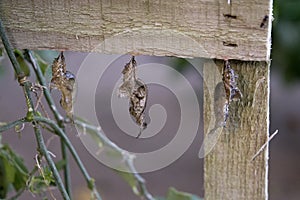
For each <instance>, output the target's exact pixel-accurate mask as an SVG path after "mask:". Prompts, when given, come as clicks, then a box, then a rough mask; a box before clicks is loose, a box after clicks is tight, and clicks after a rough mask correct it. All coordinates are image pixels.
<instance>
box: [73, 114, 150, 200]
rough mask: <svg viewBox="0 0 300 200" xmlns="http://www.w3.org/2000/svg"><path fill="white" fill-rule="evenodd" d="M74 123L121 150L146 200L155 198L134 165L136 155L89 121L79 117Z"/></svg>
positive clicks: (106, 143) (115, 148)
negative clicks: (114, 141) (113, 140)
mask: <svg viewBox="0 0 300 200" xmlns="http://www.w3.org/2000/svg"><path fill="white" fill-rule="evenodd" d="M74 123H75V124H77V125H79V126H81V127H83V128H84V129H86V130H90V131H92V132H94V133H96V134H97V136H98V137H99V138H100V139H101V141H102V142H103V144H105V145H107V146H108V147H110V148H112V149H114V150H115V151H117V152H119V153H120V154H121V155H122V156H123V158H124V160H125V162H126V164H127V166H128V168H129V171H130V172H131V173H133V175H134V178H135V180H136V181H137V183H138V186H139V187H140V191H139V193H140V195H141V196H143V197H144V198H145V199H146V200H154V198H153V196H152V195H151V194H150V193H149V192H148V190H147V187H146V185H145V180H144V179H143V178H142V177H141V176H140V175H139V174H138V173H137V171H136V169H135V167H134V164H133V160H134V155H132V154H130V153H129V152H128V151H126V150H124V149H122V148H120V147H119V146H118V145H116V144H115V143H113V142H112V141H111V140H110V139H108V138H107V137H106V135H104V134H103V133H102V132H101V129H100V128H99V127H96V126H93V125H90V124H88V123H86V122H84V121H82V120H78V119H74Z"/></svg>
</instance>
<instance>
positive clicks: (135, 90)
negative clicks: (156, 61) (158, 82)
mask: <svg viewBox="0 0 300 200" xmlns="http://www.w3.org/2000/svg"><path fill="white" fill-rule="evenodd" d="M136 66H137V64H136V61H135V59H134V56H132V58H131V60H130V62H129V63H127V64H126V65H125V67H124V69H123V71H122V74H123V83H122V84H121V86H120V87H119V90H118V95H119V97H123V98H129V100H130V102H129V113H130V115H131V116H132V118H133V119H134V121H135V123H136V124H138V125H139V127H140V132H139V134H138V135H137V138H138V137H139V136H140V135H141V133H142V130H144V129H145V128H146V127H147V123H146V122H145V114H144V112H145V107H146V104H147V96H148V89H147V86H146V84H145V83H144V82H142V80H140V79H137V78H136Z"/></svg>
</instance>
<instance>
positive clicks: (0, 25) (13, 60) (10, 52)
mask: <svg viewBox="0 0 300 200" xmlns="http://www.w3.org/2000/svg"><path fill="white" fill-rule="evenodd" d="M0 36H1V39H2V42H3V45H4V47H5V50H6V52H7V54H8V56H9V59H10V61H11V63H12V65H13V68H14V70H15V73H16V75H17V77H18V82H19V83H20V86H22V88H23V91H24V95H25V99H26V105H27V108H28V112H27V118H29V117H32V116H31V115H33V116H34V115H35V110H34V105H33V101H32V98H31V91H30V87H31V83H30V82H29V81H28V80H26V76H25V74H24V72H23V71H22V69H21V67H20V65H19V63H18V61H17V59H16V57H15V54H14V52H13V50H12V47H11V44H10V42H9V40H8V38H7V36H6V33H5V30H4V26H3V23H2V21H1V19H0ZM32 124H33V126H34V132H35V135H36V139H37V142H38V145H39V147H40V148H41V151H42V153H43V155H44V156H45V157H46V160H47V162H48V165H49V166H50V168H51V170H52V172H53V175H54V178H55V181H56V182H57V184H58V189H59V190H60V192H61V194H62V196H63V197H64V199H66V200H69V199H70V198H69V196H68V193H67V192H66V189H65V187H64V185H63V184H62V181H61V178H60V176H59V173H58V171H57V169H56V166H55V164H54V162H53V160H52V159H51V157H50V155H49V153H48V151H47V149H46V146H45V143H44V141H43V137H42V135H41V132H40V129H39V127H37V126H35V122H34V121H33V122H32Z"/></svg>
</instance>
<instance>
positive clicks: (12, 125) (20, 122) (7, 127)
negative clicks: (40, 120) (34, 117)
mask: <svg viewBox="0 0 300 200" xmlns="http://www.w3.org/2000/svg"><path fill="white" fill-rule="evenodd" d="M25 122H26V119H25V118H22V119H19V120H16V121H13V122H10V123H8V124H5V125H3V126H0V133H1V132H4V131H6V130H8V129H11V128H14V127H15V126H18V125H22V124H23V123H25Z"/></svg>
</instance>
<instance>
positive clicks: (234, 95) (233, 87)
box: [223, 60, 243, 103]
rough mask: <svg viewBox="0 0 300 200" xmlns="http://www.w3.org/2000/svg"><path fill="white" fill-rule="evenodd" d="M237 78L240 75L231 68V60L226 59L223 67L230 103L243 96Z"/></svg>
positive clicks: (227, 96) (225, 86)
mask: <svg viewBox="0 0 300 200" xmlns="http://www.w3.org/2000/svg"><path fill="white" fill-rule="evenodd" d="M237 78H238V76H237V75H236V74H235V72H234V70H233V69H232V68H231V66H230V64H229V61H228V60H226V61H225V64H224V69H223V84H224V88H225V92H226V98H227V101H228V103H230V102H231V101H232V100H233V101H237V100H239V99H241V98H242V97H243V95H242V93H241V91H240V89H239V88H238V87H237V82H236V80H237Z"/></svg>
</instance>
